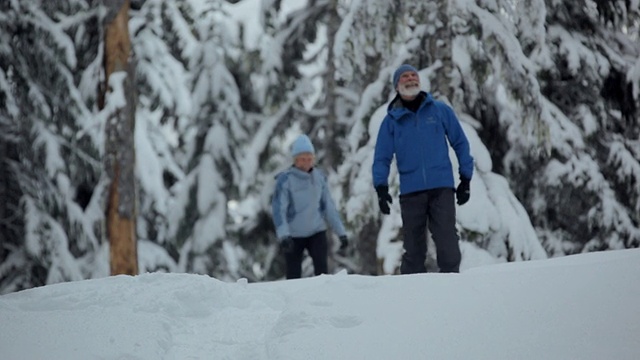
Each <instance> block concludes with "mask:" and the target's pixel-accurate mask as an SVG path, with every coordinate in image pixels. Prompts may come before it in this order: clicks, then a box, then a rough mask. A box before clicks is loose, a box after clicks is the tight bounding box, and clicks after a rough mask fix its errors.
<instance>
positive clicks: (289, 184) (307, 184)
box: [271, 166, 346, 240]
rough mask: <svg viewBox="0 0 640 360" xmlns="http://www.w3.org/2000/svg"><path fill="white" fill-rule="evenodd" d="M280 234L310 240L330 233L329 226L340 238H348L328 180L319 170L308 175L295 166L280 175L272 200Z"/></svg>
mask: <svg viewBox="0 0 640 360" xmlns="http://www.w3.org/2000/svg"><path fill="white" fill-rule="evenodd" d="M271 206H272V211H273V223H274V225H275V227H276V235H277V236H278V239H280V240H282V239H284V238H285V237H287V236H291V237H308V236H311V235H313V234H315V233H318V232H321V231H325V230H327V223H329V225H330V226H331V228H332V229H333V231H334V232H335V233H336V234H338V236H342V235H346V232H345V230H344V226H343V225H342V221H340V214H339V213H338V210H336V206H335V204H334V202H333V199H332V198H331V194H330V193H329V187H328V186H327V179H326V177H325V175H324V174H323V173H322V172H321V171H320V170H318V169H315V168H314V169H312V170H311V171H310V172H304V171H302V170H300V169H298V168H296V167H295V166H292V167H290V168H289V169H287V170H285V171H283V172H281V173H280V174H278V175H277V176H276V189H275V192H274V194H273V198H272V200H271Z"/></svg>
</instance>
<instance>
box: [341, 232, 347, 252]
mask: <svg viewBox="0 0 640 360" xmlns="http://www.w3.org/2000/svg"><path fill="white" fill-rule="evenodd" d="M347 246H349V239H348V238H347V235H342V236H340V250H344V249H346V248H347Z"/></svg>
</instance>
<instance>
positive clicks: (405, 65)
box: [393, 64, 418, 89]
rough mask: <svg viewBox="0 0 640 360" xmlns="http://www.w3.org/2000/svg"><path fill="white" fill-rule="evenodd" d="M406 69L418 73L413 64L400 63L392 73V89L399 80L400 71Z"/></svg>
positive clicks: (396, 86)
mask: <svg viewBox="0 0 640 360" xmlns="http://www.w3.org/2000/svg"><path fill="white" fill-rule="evenodd" d="M406 71H413V72H415V73H416V74H417V73H418V70H417V69H416V68H414V67H413V66H411V65H409V64H402V65H400V66H399V67H398V68H397V69H396V71H394V73H393V88H394V89H396V88H398V80H400V75H402V73H404V72H406Z"/></svg>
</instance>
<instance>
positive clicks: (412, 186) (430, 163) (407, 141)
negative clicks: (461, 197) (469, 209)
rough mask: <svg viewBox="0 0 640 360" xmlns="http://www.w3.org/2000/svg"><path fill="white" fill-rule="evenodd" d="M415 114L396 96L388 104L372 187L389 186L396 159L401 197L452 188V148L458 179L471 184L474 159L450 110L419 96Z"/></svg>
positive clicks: (376, 151) (444, 105)
mask: <svg viewBox="0 0 640 360" xmlns="http://www.w3.org/2000/svg"><path fill="white" fill-rule="evenodd" d="M418 96H422V97H423V100H422V104H421V105H420V107H419V108H418V111H417V112H415V113H414V112H413V111H411V110H409V109H407V108H405V107H404V106H403V104H402V101H401V100H400V97H399V96H396V98H395V99H394V100H393V101H392V102H391V103H390V104H389V107H388V108H387V116H385V118H384V120H382V124H381V125H380V131H379V132H378V140H377V141H376V148H375V154H374V156H373V166H372V171H373V186H374V187H375V186H379V185H388V177H389V167H390V165H391V160H392V159H393V156H394V155H395V157H396V163H397V166H398V172H399V173H400V194H409V193H413V192H417V191H422V190H428V189H435V188H440V187H450V188H453V187H454V181H453V168H452V165H451V160H450V159H449V147H448V145H447V141H448V143H449V144H450V145H451V147H452V148H453V150H454V151H455V153H456V156H457V157H458V163H459V164H460V165H459V166H460V168H459V175H460V176H461V177H465V178H467V179H469V180H471V176H472V175H473V158H472V157H471V154H470V151H469V141H468V140H467V137H466V136H465V134H464V132H463V130H462V127H461V126H460V122H459V121H458V118H457V117H456V115H455V113H454V112H453V109H451V107H449V106H448V105H446V104H445V103H443V102H441V101H438V100H435V99H433V98H432V97H431V95H430V94H428V93H425V92H421V93H420V95H418Z"/></svg>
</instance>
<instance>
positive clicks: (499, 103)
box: [458, 0, 640, 256]
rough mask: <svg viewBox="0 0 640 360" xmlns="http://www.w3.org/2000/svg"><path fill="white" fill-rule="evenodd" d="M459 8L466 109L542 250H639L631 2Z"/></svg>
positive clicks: (634, 6)
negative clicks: (490, 21)
mask: <svg viewBox="0 0 640 360" xmlns="http://www.w3.org/2000/svg"><path fill="white" fill-rule="evenodd" d="M458 3H459V4H460V5H462V4H465V7H464V9H466V11H464V12H461V14H462V15H461V17H463V18H464V17H465V16H466V15H464V14H473V16H472V17H471V18H468V17H467V18H466V19H464V20H466V21H464V22H462V23H463V24H469V25H465V26H464V28H465V29H468V30H465V32H466V33H467V35H466V36H465V38H466V40H465V41H464V42H462V43H460V44H461V45H463V46H464V47H465V48H466V49H468V53H469V54H471V56H470V58H469V59H468V60H467V61H469V63H470V64H471V66H470V67H469V69H472V70H473V71H469V72H468V73H464V72H463V74H462V75H463V76H462V78H463V79H466V80H467V81H466V82H464V83H463V87H464V89H465V94H466V95H467V99H466V103H467V104H468V105H467V106H468V108H469V110H468V111H469V113H470V114H473V115H474V116H475V117H476V118H477V119H479V120H480V123H481V124H482V127H481V128H480V130H479V135H480V137H481V138H482V140H483V142H484V143H485V144H487V147H488V149H489V150H490V152H491V157H492V159H493V164H494V168H495V171H496V172H498V173H500V174H503V175H505V176H506V177H507V178H508V179H509V182H510V186H511V188H513V189H514V192H515V193H516V194H517V195H518V198H519V199H520V200H521V201H522V203H523V204H524V205H525V207H526V209H527V212H528V213H529V214H530V216H531V218H532V222H533V223H534V224H535V226H536V232H537V234H538V237H539V238H540V239H541V241H542V242H543V244H544V246H545V248H546V250H547V251H548V252H549V253H550V254H551V255H556V256H557V255H564V254H571V253H576V252H583V251H593V250H603V249H618V248H625V247H637V246H639V245H640V228H639V226H640V218H639V217H638V214H639V211H638V206H639V205H638V203H639V201H638V199H639V197H640V185H639V183H640V181H638V178H639V176H640V171H639V169H640V164H639V162H638V159H639V158H640V157H639V156H638V154H639V152H638V149H639V148H638V140H637V139H638V131H639V130H638V129H639V127H638V124H637V119H638V118H639V115H640V113H639V111H638V103H639V95H638V91H637V89H638V87H639V86H640V84H639V81H640V80H639V75H638V69H639V68H640V65H639V64H640V62H639V61H638V58H639V56H640V45H639V44H640V43H639V42H638V2H637V1H636V2H626V3H625V2H606V1H587V2H585V3H582V2H581V3H574V2H571V1H561V2H558V1H546V2H543V1H542V0H539V1H534V2H519V3H513V2H510V1H504V2H497V3H494V5H493V6H492V7H487V8H486V9H480V7H478V6H475V5H472V4H470V3H467V2H462V1H459V2H458ZM483 18H497V19H503V22H505V21H509V22H511V23H512V25H511V27H510V28H509V29H510V31H509V32H508V33H512V34H515V35H516V37H517V43H514V42H513V41H512V40H510V39H509V37H508V36H504V34H500V32H498V31H494V30H493V28H492V27H489V26H487V25H486V24H487V22H483V21H482V19H483ZM480 25H482V27H481V26H480ZM514 45H516V46H515V49H516V50H519V51H514ZM520 49H521V50H520ZM498 54H502V55H503V56H501V58H502V59H504V61H496V59H497V58H496V55H498ZM474 69H475V70H474ZM478 75H481V76H480V77H478ZM470 79H473V80H475V83H474V82H473V81H469V80H470Z"/></svg>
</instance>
